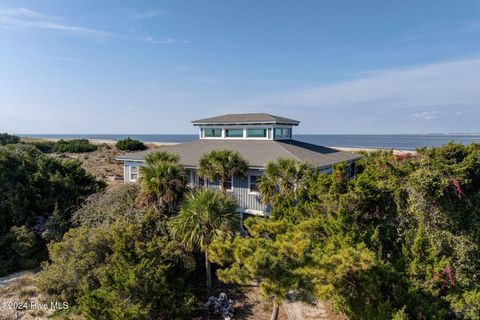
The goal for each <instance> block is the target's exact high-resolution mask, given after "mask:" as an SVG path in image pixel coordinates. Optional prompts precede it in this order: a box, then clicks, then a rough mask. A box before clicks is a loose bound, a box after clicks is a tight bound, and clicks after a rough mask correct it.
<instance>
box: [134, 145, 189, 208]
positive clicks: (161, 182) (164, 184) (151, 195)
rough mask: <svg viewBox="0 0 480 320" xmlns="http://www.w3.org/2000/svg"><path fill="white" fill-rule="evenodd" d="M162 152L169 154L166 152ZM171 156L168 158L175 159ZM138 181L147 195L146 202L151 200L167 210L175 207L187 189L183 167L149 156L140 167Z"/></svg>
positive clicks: (164, 154) (165, 154)
mask: <svg viewBox="0 0 480 320" xmlns="http://www.w3.org/2000/svg"><path fill="white" fill-rule="evenodd" d="M162 154H163V156H168V155H169V154H168V153H166V152H165V153H162ZM173 156H174V155H172V157H170V159H175V158H174V157H173ZM164 159H167V158H164ZM140 182H141V183H142V185H143V190H144V193H145V194H146V195H147V202H153V203H155V204H156V205H157V206H158V207H159V208H163V209H167V210H168V211H169V212H171V211H173V210H174V209H175V208H176V207H177V205H178V202H179V200H180V199H181V197H182V195H183V193H184V192H185V190H186V189H187V176H186V173H185V168H184V167H183V166H182V165H180V164H178V163H176V162H173V161H168V160H161V159H160V158H157V159H154V158H151V159H150V160H147V161H146V165H145V166H143V167H141V168H140Z"/></svg>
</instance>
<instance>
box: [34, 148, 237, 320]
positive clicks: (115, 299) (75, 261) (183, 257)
mask: <svg viewBox="0 0 480 320" xmlns="http://www.w3.org/2000/svg"><path fill="white" fill-rule="evenodd" d="M141 172H142V178H141V180H140V181H141V188H139V187H138V186H136V185H124V186H121V187H117V188H110V189H108V190H107V191H106V192H104V193H101V194H96V195H93V196H91V197H90V198H89V199H88V200H87V201H86V202H85V203H84V205H83V206H82V207H81V208H80V209H79V210H77V211H76V212H75V213H74V215H73V221H74V225H75V227H74V228H72V229H70V231H69V232H67V233H66V234H65V236H64V237H63V239H62V241H60V242H57V243H52V244H50V245H49V254H50V255H49V257H50V262H47V263H45V264H44V265H43V271H42V272H41V275H40V280H39V286H40V287H41V288H42V289H43V290H45V291H46V292H48V293H49V294H50V295H52V296H58V297H59V298H61V299H65V300H66V301H69V302H70V303H71V304H72V305H76V306H77V309H78V310H80V312H81V313H82V314H83V315H84V316H86V318H87V319H190V318H191V316H192V314H193V312H194V311H195V302H197V301H196V300H195V296H194V290H193V289H192V288H191V284H192V283H194V282H195V277H193V275H196V274H198V272H196V271H198V270H201V269H202V266H201V264H200V266H199V265H198V264H197V263H196V259H195V253H196V252H198V250H201V251H203V252H206V250H207V248H208V245H209V244H210V243H211V242H212V241H214V240H215V239H219V238H221V239H225V238H228V237H231V236H233V234H234V232H235V230H237V229H238V215H237V214H236V212H235V209H236V205H235V202H234V201H233V199H232V198H230V197H228V196H227V195H225V194H224V193H222V192H220V191H212V190H204V189H200V190H192V191H189V193H188V196H186V197H185V199H184V201H183V202H181V200H182V198H183V195H184V192H185V191H187V186H186V183H187V181H186V177H185V170H184V168H183V167H182V166H181V165H180V164H178V156H175V155H172V154H168V153H165V152H155V153H152V154H150V155H149V156H148V158H147V161H146V166H144V167H142V170H141ZM192 218H194V219H192ZM206 262H207V263H209V260H208V258H207V259H206ZM207 270H208V269H207Z"/></svg>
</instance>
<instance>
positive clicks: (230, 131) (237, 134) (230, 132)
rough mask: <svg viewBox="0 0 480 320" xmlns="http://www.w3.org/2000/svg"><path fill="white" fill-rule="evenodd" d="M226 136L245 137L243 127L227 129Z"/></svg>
mask: <svg viewBox="0 0 480 320" xmlns="http://www.w3.org/2000/svg"><path fill="white" fill-rule="evenodd" d="M225 136H226V137H228V138H243V129H226V130H225Z"/></svg>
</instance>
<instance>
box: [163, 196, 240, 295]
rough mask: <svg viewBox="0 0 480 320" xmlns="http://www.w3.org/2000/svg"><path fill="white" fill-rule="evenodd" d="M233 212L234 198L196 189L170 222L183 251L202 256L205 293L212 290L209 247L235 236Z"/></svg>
mask: <svg viewBox="0 0 480 320" xmlns="http://www.w3.org/2000/svg"><path fill="white" fill-rule="evenodd" d="M236 209H237V203H236V201H235V200H234V198H233V197H231V196H229V195H227V194H225V193H223V192H219V191H215V190H212V189H197V190H194V191H192V192H190V193H188V194H187V195H186V197H185V199H184V201H183V203H182V205H181V207H180V213H179V214H178V215H177V216H176V217H174V218H173V219H172V221H171V222H170V230H171V232H172V234H173V235H174V237H175V238H177V239H178V240H179V241H180V242H181V243H183V244H184V245H185V246H186V247H188V248H190V249H192V250H193V249H199V250H200V251H202V252H203V253H205V268H206V272H207V288H208V289H210V288H211V287H212V272H211V266H210V260H209V258H208V247H209V245H210V244H211V243H212V241H214V240H216V239H226V238H229V237H233V236H234V234H235V231H237V230H238V229H239V226H240V219H239V218H240V217H239V214H238V213H237V212H236Z"/></svg>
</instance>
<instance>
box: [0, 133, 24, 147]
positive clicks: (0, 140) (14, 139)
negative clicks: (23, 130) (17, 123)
mask: <svg viewBox="0 0 480 320" xmlns="http://www.w3.org/2000/svg"><path fill="white" fill-rule="evenodd" d="M15 143H20V137H18V136H14V135H10V134H8V133H0V146H5V145H7V144H15Z"/></svg>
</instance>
